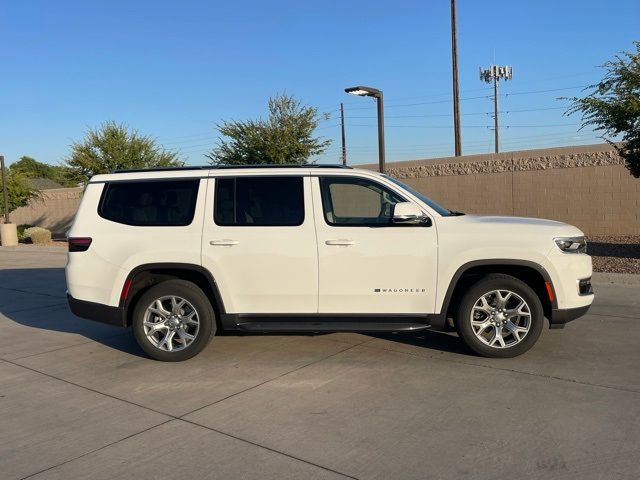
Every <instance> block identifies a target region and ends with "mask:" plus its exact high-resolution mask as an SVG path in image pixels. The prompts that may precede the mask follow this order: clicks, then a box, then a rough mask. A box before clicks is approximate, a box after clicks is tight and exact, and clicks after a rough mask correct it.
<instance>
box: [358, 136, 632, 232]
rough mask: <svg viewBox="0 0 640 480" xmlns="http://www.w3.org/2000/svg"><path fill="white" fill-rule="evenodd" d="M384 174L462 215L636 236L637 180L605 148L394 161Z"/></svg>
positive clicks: (621, 161)
mask: <svg viewBox="0 0 640 480" xmlns="http://www.w3.org/2000/svg"><path fill="white" fill-rule="evenodd" d="M364 167H365V168H372V169H376V168H377V165H365V166H364ZM387 173H389V174H390V175H392V176H394V177H396V178H399V179H400V180H402V181H403V182H405V183H407V184H409V185H411V186H413V187H415V188H417V189H418V190H420V191H421V192H423V193H425V194H426V195H428V196H430V197H431V198H433V199H434V200H436V201H438V202H439V203H442V204H443V205H444V206H446V207H449V208H451V209H454V210H460V211H463V212H466V213H484V214H502V215H517V216H531V217H542V218H549V219H553V220H560V221H563V222H567V223H570V224H573V225H576V226H578V227H579V228H580V229H582V230H583V231H584V232H585V233H587V234H589V235H599V234H635V235H638V234H640V180H639V179H635V178H633V177H632V176H631V175H630V174H629V172H628V170H627V169H626V168H625V166H624V161H623V160H622V159H621V158H620V157H619V156H618V154H617V153H616V151H615V150H614V149H613V147H611V146H610V145H607V144H601V145H588V146H580V147H562V148H551V149H539V150H527V151H521V152H506V153H499V154H487V155H469V156H464V157H458V158H455V157H450V158H440V159H430V160H414V161H405V162H395V163H389V164H387Z"/></svg>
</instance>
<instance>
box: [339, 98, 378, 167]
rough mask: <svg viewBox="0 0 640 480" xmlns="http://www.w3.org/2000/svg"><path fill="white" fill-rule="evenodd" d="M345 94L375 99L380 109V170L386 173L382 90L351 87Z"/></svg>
mask: <svg viewBox="0 0 640 480" xmlns="http://www.w3.org/2000/svg"><path fill="white" fill-rule="evenodd" d="M344 91H345V92H347V93H350V94H351V95H357V96H359V97H374V98H375V99H376V102H377V107H378V170H379V171H380V173H384V172H385V151H384V150H385V149H384V100H383V94H382V90H378V89H377V88H372V87H363V86H357V87H349V88H345V89H344Z"/></svg>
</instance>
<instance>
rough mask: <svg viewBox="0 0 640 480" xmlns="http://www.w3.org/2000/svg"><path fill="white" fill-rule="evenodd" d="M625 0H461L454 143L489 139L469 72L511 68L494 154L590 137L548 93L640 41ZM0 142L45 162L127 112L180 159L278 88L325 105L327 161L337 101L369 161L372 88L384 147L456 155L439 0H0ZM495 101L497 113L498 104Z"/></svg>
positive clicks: (258, 111) (563, 90)
mask: <svg viewBox="0 0 640 480" xmlns="http://www.w3.org/2000/svg"><path fill="white" fill-rule="evenodd" d="M639 20H640V2H638V0H612V1H609V2H605V3H603V2H601V1H598V2H596V1H592V0H583V1H561V2H559V1H557V0H554V1H548V0H535V1H534V0H530V1H516V2H514V1H513V0H512V1H506V0H504V1H503V0H495V1H488V2H480V1H477V0H458V32H459V40H458V42H459V64H460V67H459V71H460V89H461V97H462V99H463V101H462V102H461V111H462V114H463V117H462V126H463V131H462V135H463V151H464V153H465V154H466V153H483V152H488V151H492V149H493V143H492V142H493V132H492V131H491V130H490V129H488V128H487V126H490V125H491V123H492V119H491V117H490V116H488V115H487V112H491V111H492V108H493V107H492V102H491V100H490V99H489V98H487V97H488V96H489V95H490V94H491V91H490V90H488V88H489V86H488V85H486V84H483V83H481V82H480V80H479V75H478V68H479V67H480V66H488V65H489V64H491V63H493V62H494V59H495V62H496V63H498V64H508V65H513V68H514V79H513V81H511V82H508V83H506V84H504V85H502V91H501V93H503V94H505V95H503V96H501V97H500V101H501V104H502V108H501V110H502V111H504V112H505V113H504V114H502V115H501V123H502V124H503V125H504V126H505V127H508V128H503V129H502V130H501V136H502V148H503V150H521V149H526V148H534V147H540V146H553V145H570V144H586V143H594V142H595V141H596V140H595V138H596V137H595V135H594V134H593V133H592V132H590V131H581V132H579V133H578V132H577V129H578V126H577V124H578V123H579V118H577V117H564V116H563V112H564V110H563V107H564V106H566V102H562V101H559V100H557V97H560V96H570V95H575V94H579V93H580V92H581V87H582V86H584V85H587V84H590V83H593V82H595V81H597V80H598V79H599V78H600V77H601V75H602V71H601V70H600V69H599V68H598V65H601V64H602V63H604V62H605V61H606V60H608V59H610V58H611V57H612V56H613V55H614V54H615V53H616V52H619V51H621V50H631V49H632V47H633V45H632V41H633V40H640V35H639V30H638V21H639ZM0 21H1V22H2V24H1V25H0V29H1V32H2V33H1V34H0V35H1V36H2V46H1V47H0V55H1V57H0V58H1V61H2V66H3V69H2V79H1V80H0V85H2V88H1V89H0V102H1V104H2V113H3V114H2V116H1V118H0V153H2V154H4V155H5V158H6V159H7V160H8V161H9V163H11V162H13V161H15V160H17V159H18V158H19V157H20V156H22V155H30V156H33V157H35V158H37V159H38V160H41V161H45V162H49V163H57V162H59V161H61V160H63V159H64V157H65V156H66V155H67V154H68V152H69V144H70V143H71V142H72V141H73V140H79V139H81V138H82V137H83V135H84V132H85V131H86V130H87V128H89V127H94V126H97V125H99V124H100V123H102V122H104V121H106V120H116V121H118V122H126V123H127V124H129V125H130V126H132V127H135V128H137V129H138V130H139V131H140V132H141V133H144V134H148V135H152V136H154V137H156V138H157V139H158V141H159V142H160V143H161V144H163V145H164V146H165V147H166V148H169V149H175V150H178V151H179V152H180V155H181V157H182V158H183V159H184V160H185V161H187V162H188V163H190V164H203V163H205V160H206V159H205V158H204V157H203V154H204V153H205V152H206V151H207V150H208V149H209V148H210V146H211V145H213V143H214V142H215V139H216V138H217V133H216V130H215V125H216V123H217V122H220V121H221V120H223V119H244V118H248V117H258V116H260V115H263V114H264V113H265V110H266V101H267V98H268V97H269V96H270V95H274V94H277V93H280V92H287V93H290V94H293V95H295V96H296V97H298V98H299V99H301V100H302V101H303V102H305V103H307V104H310V105H314V106H317V107H319V108H320V111H322V112H328V113H331V115H332V117H331V119H330V120H328V121H323V122H321V124H320V126H319V129H318V131H317V133H318V134H319V135H323V136H325V137H327V138H330V139H333V140H334V143H333V144H332V146H331V147H330V148H329V149H328V151H327V152H326V153H325V154H324V155H322V156H321V157H319V158H318V159H317V160H318V161H321V162H327V163H328V162H334V161H338V160H339V153H340V152H339V151H340V136H339V134H340V129H339V126H338V125H339V117H338V111H337V109H338V105H339V103H340V102H344V103H345V110H346V116H347V148H348V157H349V161H350V163H363V162H376V161H377V150H376V149H377V144H376V128H375V122H376V120H375V104H374V101H373V100H372V99H366V98H357V97H352V96H348V95H346V94H345V93H344V88H345V87H348V86H352V85H357V84H365V85H371V86H374V87H377V88H380V89H382V90H383V91H384V94H385V105H386V110H385V113H386V125H387V129H386V142H387V159H388V160H389V161H391V160H401V159H414V158H428V157H437V156H447V155H450V154H452V150H453V145H452V144H453V141H452V137H453V129H452V127H451V125H452V117H451V109H452V107H451V102H450V98H451V53H450V30H449V27H450V25H449V1H447V0H437V1H436V0H429V1H426V0H423V1H404V0H395V1H393V2H375V1H369V2H364V3H363V2H355V1H351V0H342V1H313V2H311V1H300V0H299V1H296V2H294V1H268V2H265V1H244V2H238V1H236V2H216V1H188V0H187V1H185V0H181V1H173V2H166V1H160V0H154V1H150V0H138V1H131V0H130V1H115V0H110V1H108V2H107V1H86V0H84V1H57V2H53V1H48V2H45V1H28V2H27V1H18V0H13V1H11V0H5V1H4V2H3V3H2V15H1V20H0ZM506 112H509V113H506Z"/></svg>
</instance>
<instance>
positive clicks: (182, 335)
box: [131, 280, 216, 362]
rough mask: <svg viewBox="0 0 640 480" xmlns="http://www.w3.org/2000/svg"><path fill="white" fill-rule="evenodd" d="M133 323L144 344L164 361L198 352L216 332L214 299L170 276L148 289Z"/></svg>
mask: <svg viewBox="0 0 640 480" xmlns="http://www.w3.org/2000/svg"><path fill="white" fill-rule="evenodd" d="M158 302H159V303H158ZM131 323H132V327H133V334H134V336H135V339H136V341H137V342H138V345H140V348H142V350H144V352H145V353H146V354H147V355H149V356H150V357H151V358H153V359H155V360H160V361H163V362H180V361H183V360H187V359H189V358H191V357H193V356H195V355H197V354H198V353H200V352H201V351H202V349H204V347H206V346H207V344H208V343H209V342H210V341H211V339H212V338H213V336H214V335H215V333H216V319H215V313H214V311H213V307H212V306H211V302H210V301H209V299H208V298H207V296H206V295H205V294H204V292H203V291H202V290H201V289H200V288H199V287H198V286H197V285H195V284H193V283H191V282H187V281H185V280H167V281H165V282H162V283H159V284H157V285H154V286H153V287H151V288H150V289H149V290H147V291H146V292H145V293H144V294H143V295H142V296H141V297H140V299H139V300H138V302H137V303H136V305H135V307H134V310H133V317H132V321H131ZM171 333H172V335H171ZM166 337H170V338H168V339H167V338H166ZM190 337H193V338H190Z"/></svg>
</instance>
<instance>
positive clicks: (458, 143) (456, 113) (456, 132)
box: [451, 0, 462, 157]
mask: <svg viewBox="0 0 640 480" xmlns="http://www.w3.org/2000/svg"><path fill="white" fill-rule="evenodd" d="M451 66H452V69H453V136H454V143H455V155H456V157H459V156H460V155H462V138H461V132H460V96H459V92H458V33H457V30H456V0H451Z"/></svg>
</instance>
